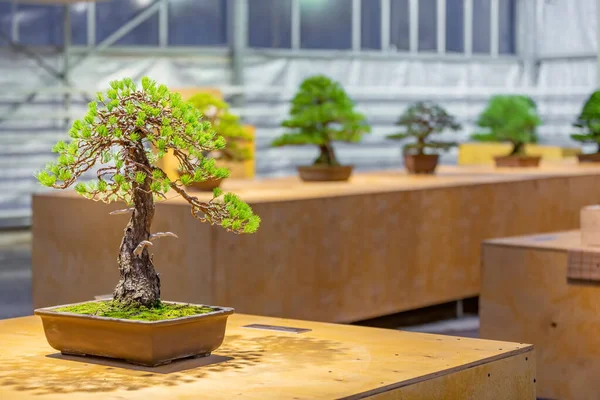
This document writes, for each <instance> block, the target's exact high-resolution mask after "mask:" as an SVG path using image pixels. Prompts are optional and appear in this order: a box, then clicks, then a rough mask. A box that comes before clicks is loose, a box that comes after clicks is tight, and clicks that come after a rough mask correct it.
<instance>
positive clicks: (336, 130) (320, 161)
mask: <svg viewBox="0 0 600 400" xmlns="http://www.w3.org/2000/svg"><path fill="white" fill-rule="evenodd" d="M282 126H283V127H285V128H288V130H289V131H288V132H287V133H285V134H283V135H282V136H280V137H278V138H276V139H275V140H274V141H273V142H272V146H275V147H279V146H298V145H313V146H317V147H318V149H319V156H318V157H317V159H316V160H315V162H314V163H313V165H312V166H311V167H299V168H298V171H299V173H300V177H301V179H303V180H305V181H334V180H338V181H345V180H347V179H348V178H349V177H350V175H351V173H352V166H342V165H340V162H339V161H338V159H337V157H336V154H335V150H334V147H333V142H336V141H339V142H349V143H356V142H359V141H360V140H361V138H362V135H363V134H365V133H368V132H370V130H371V129H370V127H369V126H368V125H367V123H366V119H365V116H364V115H362V114H360V113H358V112H356V111H355V110H354V102H353V101H352V100H351V99H350V97H348V95H347V94H346V92H345V91H344V89H343V88H342V86H341V85H340V84H339V83H338V82H335V81H333V80H331V79H330V78H328V77H326V76H322V75H317V76H312V77H310V78H307V79H306V80H305V81H304V82H302V84H301V85H300V89H299V90H298V92H297V94H296V96H295V97H294V98H293V100H292V106H291V109H290V118H289V119H287V120H285V121H283V122H282Z"/></svg>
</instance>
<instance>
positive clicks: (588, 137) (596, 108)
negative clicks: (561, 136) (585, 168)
mask: <svg viewBox="0 0 600 400" xmlns="http://www.w3.org/2000/svg"><path fill="white" fill-rule="evenodd" d="M573 126H574V127H576V128H579V130H580V132H579V133H575V134H573V135H571V138H572V139H573V140H576V141H578V142H581V143H594V144H596V145H597V146H598V147H597V150H596V152H595V153H592V154H580V155H579V161H580V162H600V90H598V91H595V92H594V93H592V95H591V96H590V97H589V98H588V99H587V101H586V102H585V104H584V105H583V109H582V110H581V113H580V114H579V116H578V117H577V120H576V121H575V123H574V124H573Z"/></svg>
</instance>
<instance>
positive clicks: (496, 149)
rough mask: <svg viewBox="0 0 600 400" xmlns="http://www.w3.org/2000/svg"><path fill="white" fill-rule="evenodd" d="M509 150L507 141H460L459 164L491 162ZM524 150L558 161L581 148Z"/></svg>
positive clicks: (546, 147)
mask: <svg viewBox="0 0 600 400" xmlns="http://www.w3.org/2000/svg"><path fill="white" fill-rule="evenodd" d="M510 150H511V145H510V144H508V143H462V144H460V145H459V147H458V164H459V165H485V164H493V163H494V157H497V156H505V155H507V154H508V153H509V152H510ZM525 152H526V153H527V154H528V155H532V156H541V157H542V159H544V160H546V161H558V160H562V159H564V158H567V157H575V156H576V155H577V154H580V153H581V149H578V148H570V147H558V146H542V145H536V144H531V145H526V146H525Z"/></svg>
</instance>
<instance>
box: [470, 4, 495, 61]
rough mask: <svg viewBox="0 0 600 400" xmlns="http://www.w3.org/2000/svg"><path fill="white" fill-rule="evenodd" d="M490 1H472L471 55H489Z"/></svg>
mask: <svg viewBox="0 0 600 400" xmlns="http://www.w3.org/2000/svg"><path fill="white" fill-rule="evenodd" d="M490 11H491V6H490V0H474V1H473V53H484V54H489V53H490V40H491V29H490V28H491V17H490Z"/></svg>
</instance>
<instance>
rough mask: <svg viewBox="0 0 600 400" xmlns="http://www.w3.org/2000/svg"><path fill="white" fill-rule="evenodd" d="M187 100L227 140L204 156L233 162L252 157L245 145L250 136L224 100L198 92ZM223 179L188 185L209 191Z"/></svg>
mask: <svg viewBox="0 0 600 400" xmlns="http://www.w3.org/2000/svg"><path fill="white" fill-rule="evenodd" d="M188 102H190V103H191V104H192V105H193V106H194V107H196V109H197V110H198V111H200V113H201V114H202V115H203V116H204V119H205V120H206V121H208V122H210V123H211V125H212V127H213V129H214V131H215V132H216V133H217V135H219V136H222V137H223V138H225V140H226V142H227V143H226V145H225V147H224V148H222V149H220V150H215V151H211V152H208V151H205V152H203V155H204V157H207V158H212V159H215V160H217V161H219V160H223V161H233V162H244V161H247V160H250V159H252V154H251V152H250V150H249V149H248V147H247V145H248V143H249V142H251V141H252V136H251V135H250V134H249V133H248V132H246V130H245V129H244V127H243V126H242V124H241V123H240V118H239V117H238V116H237V115H233V114H231V113H230V112H229V105H228V104H227V103H226V102H225V101H223V100H221V99H219V98H218V97H217V96H215V95H214V94H212V93H198V94H196V95H194V96H192V97H190V98H189V100H188ZM180 173H181V171H180ZM223 179H224V178H218V179H209V180H205V181H201V182H194V183H192V184H191V185H190V186H191V187H193V188H195V189H198V190H201V191H211V190H213V189H214V188H216V187H219V186H221V183H222V182H223Z"/></svg>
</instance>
